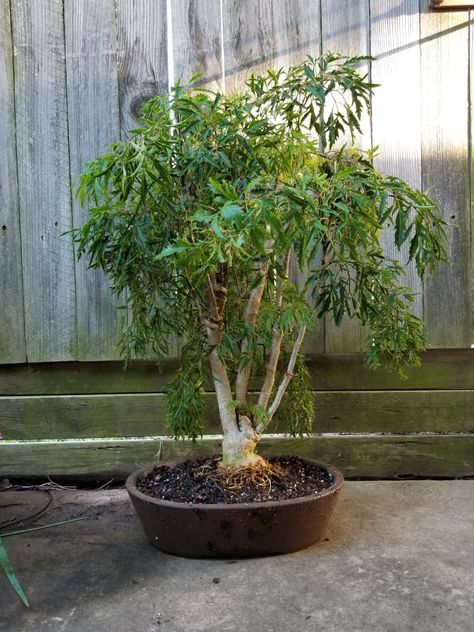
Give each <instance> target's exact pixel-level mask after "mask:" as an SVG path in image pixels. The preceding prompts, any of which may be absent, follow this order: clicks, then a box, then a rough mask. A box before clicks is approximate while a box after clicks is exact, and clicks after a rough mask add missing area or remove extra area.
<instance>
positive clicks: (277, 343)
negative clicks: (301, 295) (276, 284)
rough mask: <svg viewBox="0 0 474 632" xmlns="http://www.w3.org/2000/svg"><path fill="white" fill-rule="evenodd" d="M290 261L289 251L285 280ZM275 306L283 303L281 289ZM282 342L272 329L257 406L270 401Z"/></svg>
mask: <svg viewBox="0 0 474 632" xmlns="http://www.w3.org/2000/svg"><path fill="white" fill-rule="evenodd" d="M290 259H291V249H289V250H288V252H287V253H286V255H285V262H284V266H285V278H286V279H287V278H288V275H289V272H290ZM275 302H276V305H277V307H278V308H280V307H281V306H282V303H283V293H282V290H281V287H280V288H279V289H278V291H277V294H276V299H275ZM282 340H283V334H282V332H281V331H280V330H279V329H278V328H277V327H275V328H274V329H273V338H272V346H271V349H270V357H269V359H268V362H267V366H266V371H265V378H264V380H263V385H262V389H261V391H260V395H259V398H258V404H259V406H263V407H264V408H266V407H267V404H268V400H269V399H270V395H271V394H272V390H273V385H274V383H275V376H276V371H277V367H278V360H279V359H280V352H281V343H282Z"/></svg>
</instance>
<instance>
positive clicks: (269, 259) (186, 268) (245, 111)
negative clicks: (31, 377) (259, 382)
mask: <svg viewBox="0 0 474 632" xmlns="http://www.w3.org/2000/svg"><path fill="white" fill-rule="evenodd" d="M365 60H367V58H362V57H355V58H351V59H347V58H342V57H340V56H338V55H325V56H322V57H321V58H318V59H314V58H311V57H309V58H308V59H307V60H306V61H305V62H304V63H301V64H299V65H297V66H294V67H292V68H289V69H286V70H279V71H268V72H267V73H266V74H263V75H259V76H252V77H250V79H249V80H248V81H247V83H246V88H245V90H244V91H242V92H241V93H238V94H234V95H224V94H220V93H215V92H212V91H209V90H205V89H198V88H196V89H192V88H188V87H183V86H181V85H177V86H175V87H174V88H173V89H172V91H171V93H170V94H169V95H165V96H163V97H157V98H154V99H152V100H150V101H149V102H148V103H146V104H145V106H144V107H143V110H142V115H141V118H140V121H139V124H140V125H139V128H138V129H137V130H135V131H134V132H133V133H132V135H131V138H130V139H129V140H128V141H126V142H118V143H115V144H114V145H112V146H111V147H110V148H109V150H108V152H107V153H105V154H104V155H103V156H101V157H99V158H97V159H96V160H94V161H92V162H91V163H89V164H88V165H87V168H86V170H85V171H84V173H83V174H82V175H81V176H80V178H79V180H78V187H77V194H78V195H79V197H80V198H81V200H82V201H83V203H88V204H90V205H91V206H92V208H90V211H89V219H88V221H87V222H86V224H85V225H84V226H83V227H82V228H81V229H79V230H77V231H76V232H75V240H76V243H77V250H78V254H79V256H81V255H83V254H87V256H88V257H89V261H90V266H91V267H99V268H102V269H103V270H104V271H105V273H106V274H107V275H108V277H109V278H110V279H111V281H112V286H113V289H114V291H115V292H116V293H117V295H120V296H125V297H126V308H127V314H128V320H127V322H126V325H125V328H124V333H123V336H122V342H121V349H122V353H123V354H124V356H125V357H130V356H132V355H139V356H143V355H145V354H146V353H148V352H152V353H154V354H159V355H164V354H167V353H168V340H169V338H170V336H171V335H174V336H178V337H180V338H182V339H185V340H187V341H188V342H189V344H188V345H187V346H186V351H185V355H184V357H183V368H182V369H181V370H180V373H179V374H178V375H177V376H176V377H175V378H173V381H172V383H171V385H170V395H169V402H170V408H169V413H168V420H169V423H170V426H171V428H172V431H173V433H174V434H175V435H176V436H185V435H188V436H192V437H196V436H198V435H199V434H200V433H201V431H202V425H201V418H202V413H203V406H202V399H201V393H202V383H203V380H204V377H205V370H206V369H205V367H206V363H205V362H204V359H205V356H206V355H207V354H208V353H209V352H210V350H211V347H210V345H209V344H208V342H207V341H206V335H205V332H204V331H203V330H204V329H205V327H203V323H209V322H210V319H211V320H212V318H214V319H215V313H214V312H216V309H217V306H216V305H214V306H213V300H214V299H212V297H211V296H210V291H209V286H211V287H212V286H214V285H215V286H216V287H217V286H219V287H222V286H223V285H224V286H225V291H226V295H225V306H224V307H223V310H224V312H223V314H222V317H220V319H218V320H219V323H217V324H215V323H214V324H215V326H217V327H218V328H219V336H218V338H219V355H220V358H221V360H222V362H223V363H224V365H225V366H226V368H227V369H229V370H230V371H237V370H238V368H239V367H242V365H245V364H246V363H250V369H251V374H252V375H253V376H255V375H257V374H258V372H259V371H260V370H261V368H262V366H263V364H264V362H265V356H266V354H268V351H269V348H270V345H271V340H272V336H273V332H274V331H275V330H278V331H281V332H282V333H283V334H284V336H285V339H287V340H288V341H291V340H294V339H295V337H296V331H297V329H298V327H299V326H300V324H301V323H306V324H307V325H308V326H310V325H312V324H314V322H315V321H316V319H317V318H320V317H323V316H326V315H331V316H332V317H333V318H334V320H335V322H336V324H340V323H341V321H342V318H343V316H344V315H348V316H350V317H356V318H358V319H360V320H361V321H362V322H363V323H364V324H366V325H367V330H368V340H367V357H368V362H369V363H370V364H371V365H373V366H377V365H379V364H380V363H381V362H382V361H383V360H384V358H387V359H388V360H390V361H391V362H393V363H395V365H397V366H399V367H402V366H403V365H404V364H405V363H407V362H408V363H411V364H413V363H416V362H417V357H418V353H419V351H420V350H421V349H423V347H424V344H425V337H424V332H423V325H422V323H421V322H420V321H419V320H418V319H417V318H416V317H415V316H413V315H412V314H411V312H410V310H409V304H410V301H411V299H412V296H411V293H410V291H409V290H407V289H406V288H404V287H403V286H402V285H401V284H400V277H401V274H402V268H401V266H400V264H398V263H397V262H396V261H391V260H389V259H387V258H386V257H385V255H384V252H383V249H382V246H381V241H380V236H381V232H382V230H383V229H384V228H386V227H387V226H389V227H390V226H391V227H393V230H394V238H393V239H394V244H395V246H396V247H397V248H401V247H402V246H403V244H408V251H409V255H408V258H409V260H413V261H415V263H416V267H417V270H418V272H419V274H420V275H421V276H423V275H424V274H425V272H429V271H431V270H432V269H433V267H434V265H435V264H436V262H438V261H440V260H444V259H445V258H446V254H445V250H444V246H443V237H444V232H443V222H442V220H441V219H439V217H438V215H437V209H436V205H435V203H434V202H433V201H432V200H431V199H430V198H429V197H427V196H426V195H425V194H424V193H422V192H420V191H416V190H414V189H412V188H411V187H410V186H409V185H408V184H407V183H405V182H403V181H401V180H400V179H398V178H395V177H392V176H384V175H382V174H380V173H379V172H378V171H377V170H376V169H375V168H374V164H373V159H374V155H375V151H370V152H363V151H360V150H357V149H354V148H348V147H344V148H342V149H336V144H337V143H338V142H339V141H341V139H342V138H345V139H347V138H348V137H349V138H352V139H354V137H355V134H356V133H357V132H360V131H361V124H360V122H361V117H362V114H363V111H364V110H365V109H367V108H369V106H370V99H371V95H372V88H373V87H374V86H373V85H372V84H370V83H369V82H368V81H367V80H366V78H365V77H362V76H361V75H360V74H359V73H358V70H357V68H358V67H359V66H360V64H361V62H363V61H365ZM288 252H291V253H292V256H293V258H294V261H295V262H296V265H297V267H299V269H300V271H303V270H304V271H306V270H307V269H308V266H309V268H310V272H309V275H308V281H307V287H311V288H313V296H314V301H313V302H312V303H310V302H308V300H307V298H306V293H305V289H306V288H301V287H297V285H296V283H294V282H292V281H291V280H289V279H288V278H287V273H286V270H285V265H284V261H285V259H286V257H287V253H288ZM321 252H322V262H321V264H318V265H315V264H314V262H315V261H316V260H317V259H316V255H317V254H318V253H321ZM264 264H265V265H268V282H267V283H266V286H265V291H264V294H263V298H262V303H261V309H260V311H259V314H258V318H257V320H256V324H255V327H254V326H253V325H251V324H249V322H247V321H246V318H245V310H246V306H247V304H248V298H249V295H250V293H251V292H252V290H253V289H254V288H255V287H256V286H257V285H258V283H259V281H260V278H261V276H260V270H261V269H262V267H263V266H264ZM222 305H224V303H222ZM244 345H245V347H246V352H245V355H244V356H242V349H243V346H244ZM191 348H195V350H196V352H194V351H193V353H191V355H190V356H189V350H190V349H191ZM189 357H191V360H190V359H189ZM198 357H199V358H201V360H202V361H197V358H198ZM298 366H299V369H298V371H297V376H299V377H296V378H295V379H294V380H293V381H292V389H294V388H302V385H303V381H301V380H303V377H304V371H303V369H302V364H301V363H299V365H298ZM298 380H300V382H299V381H298ZM304 406H305V407H308V411H309V403H308V402H306V403H305V405H304ZM295 411H296V409H295ZM248 412H249V414H250V415H251V416H253V417H254V418H256V417H260V419H263V416H262V415H263V413H262V411H259V410H253V411H248ZM235 413H236V415H237V414H238V407H237V406H236V408H235ZM305 414H306V413H305ZM290 417H291V419H296V412H295V413H294V414H293V412H292V413H291V414H290ZM291 419H290V424H293V423H296V422H294V421H292V420H291ZM254 421H255V419H254ZM305 424H306V422H303V426H292V428H293V431H294V432H300V428H301V427H302V428H303V431H304V428H306V427H307V425H305Z"/></svg>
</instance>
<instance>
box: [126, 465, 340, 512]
mask: <svg viewBox="0 0 474 632" xmlns="http://www.w3.org/2000/svg"><path fill="white" fill-rule="evenodd" d="M276 456H297V455H276ZM298 458H300V459H302V460H303V461H306V462H307V463H312V464H316V465H319V466H320V467H323V468H324V469H326V470H327V471H328V472H329V474H331V475H332V477H333V482H332V484H331V486H330V487H328V488H327V489H323V490H322V491H320V492H318V493H316V494H309V495H306V496H297V497H296V498H285V499H284V500H266V501H263V502H252V503H183V502H176V501H174V500H165V499H163V498H156V497H155V496H149V495H148V494H144V493H143V492H141V491H140V490H139V489H138V487H137V484H136V483H137V478H138V477H139V476H140V474H145V473H149V472H150V470H151V469H153V468H155V467H157V466H158V465H178V463H183V462H185V461H189V460H191V459H179V460H177V461H163V462H162V463H154V464H151V465H147V466H146V467H144V468H141V469H140V470H136V471H135V472H133V473H132V474H130V476H129V477H128V478H127V480H126V482H125V487H126V489H127V491H128V493H129V494H130V496H135V497H136V498H138V499H140V500H143V501H146V502H151V503H152V504H156V505H160V506H163V507H166V508H169V509H192V510H196V509H199V510H201V511H219V510H222V509H224V508H225V509H227V510H232V509H234V510H235V511H237V510H239V509H240V510H242V509H245V510H249V509H260V508H262V509H272V508H275V507H280V506H282V505H283V506H291V505H297V504H301V503H306V502H311V501H314V500H316V499H320V498H324V497H325V496H329V495H330V494H334V493H335V492H337V491H338V490H339V489H340V488H341V487H342V484H343V482H344V476H343V475H342V472H340V471H339V470H337V469H336V468H335V467H333V466H332V465H328V464H327V463H322V462H321V461H316V460H315V459H308V458H306V457H298Z"/></svg>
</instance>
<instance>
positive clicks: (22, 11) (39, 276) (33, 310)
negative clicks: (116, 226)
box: [12, 0, 77, 362]
mask: <svg viewBox="0 0 474 632" xmlns="http://www.w3.org/2000/svg"><path fill="white" fill-rule="evenodd" d="M12 26H13V45H14V60H15V102H16V129H17V154H18V182H19V191H20V213H21V238H22V256H23V287H24V304H25V330H26V345H27V357H28V360H29V361H32V362H38V361H56V360H70V359H75V357H76V347H77V345H76V339H77V334H76V296H75V278H74V254H73V248H72V245H71V237H70V236H64V233H65V232H66V231H69V230H70V229H71V228H72V222H71V194H70V177H69V150H68V130H67V103H66V101H67V98H66V65H65V59H64V24H63V4H62V1H61V0H39V1H38V2H29V1H28V0H16V1H15V2H13V3H12Z"/></svg>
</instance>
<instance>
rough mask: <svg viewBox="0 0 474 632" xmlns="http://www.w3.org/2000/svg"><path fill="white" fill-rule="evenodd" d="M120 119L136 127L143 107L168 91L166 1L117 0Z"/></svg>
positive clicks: (123, 122) (126, 124)
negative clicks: (152, 98) (148, 100)
mask: <svg viewBox="0 0 474 632" xmlns="http://www.w3.org/2000/svg"><path fill="white" fill-rule="evenodd" d="M116 1H117V25H118V59H119V67H118V80H119V99H120V119H121V127H122V130H123V131H124V132H127V131H128V130H130V129H132V128H133V127H134V126H136V117H137V115H138V113H139V109H140V106H141V105H142V104H143V103H144V102H145V101H146V100H147V99H150V98H151V97H153V96H155V95H157V94H162V93H163V92H165V91H166V90H167V88H168V70H167V43H166V0H116Z"/></svg>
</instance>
